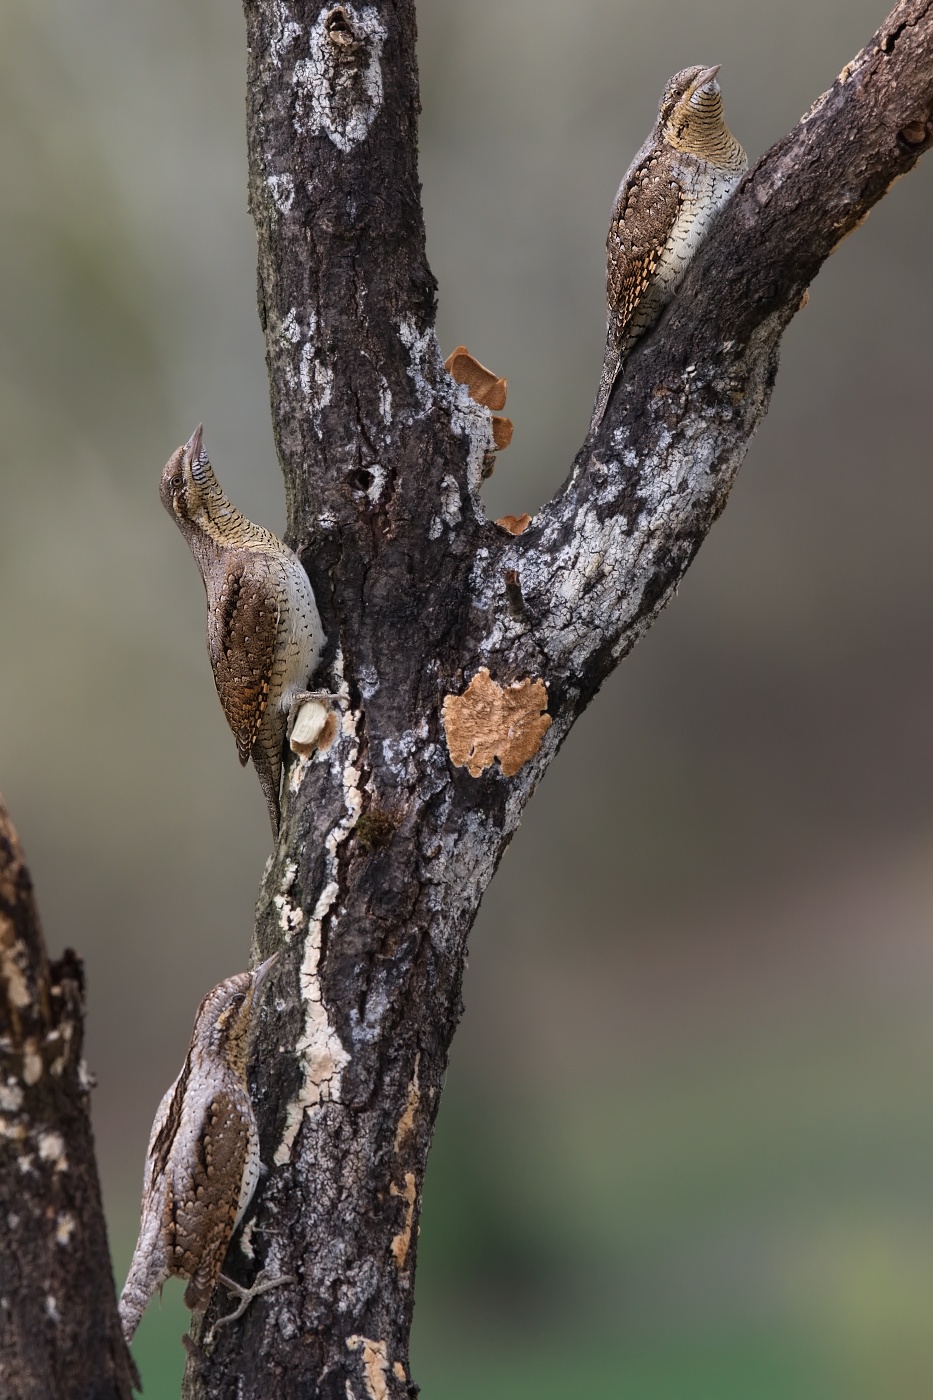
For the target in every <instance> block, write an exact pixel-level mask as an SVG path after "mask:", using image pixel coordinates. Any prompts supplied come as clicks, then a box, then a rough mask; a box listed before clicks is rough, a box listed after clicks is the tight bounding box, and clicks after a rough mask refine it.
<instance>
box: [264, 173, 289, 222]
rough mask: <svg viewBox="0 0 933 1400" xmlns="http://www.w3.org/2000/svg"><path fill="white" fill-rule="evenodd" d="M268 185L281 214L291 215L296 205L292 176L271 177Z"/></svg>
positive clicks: (268, 179)
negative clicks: (293, 206)
mask: <svg viewBox="0 0 933 1400" xmlns="http://www.w3.org/2000/svg"><path fill="white" fill-rule="evenodd" d="M266 184H267V185H268V186H269V193H270V194H271V195H272V203H273V204H274V205H275V207H276V209H277V210H278V211H279V213H280V214H290V213H291V210H292V205H293V204H294V203H295V182H294V180H293V179H292V177H291V175H269V176H268V177H267V178H266Z"/></svg>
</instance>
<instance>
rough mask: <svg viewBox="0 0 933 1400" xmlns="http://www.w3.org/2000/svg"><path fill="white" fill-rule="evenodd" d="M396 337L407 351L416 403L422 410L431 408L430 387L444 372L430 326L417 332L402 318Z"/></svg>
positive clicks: (432, 402)
mask: <svg viewBox="0 0 933 1400" xmlns="http://www.w3.org/2000/svg"><path fill="white" fill-rule="evenodd" d="M398 335H399V340H400V341H401V342H402V344H403V345H404V347H405V349H406V350H407V351H408V376H409V378H410V379H411V381H412V383H413V384H414V386H415V394H416V395H417V398H418V403H419V404H420V405H421V407H422V408H423V409H426V410H427V409H430V408H433V406H434V390H433V389H432V387H431V385H432V384H436V383H438V381H439V376H440V374H442V373H443V372H444V362H443V360H442V359H441V351H440V346H439V345H438V343H437V337H436V336H435V334H434V331H433V330H432V329H431V327H430V326H428V328H427V330H424V331H419V330H418V327H417V326H416V325H415V323H414V321H413V320H412V319H411V317H410V316H404V317H403V318H402V320H401V321H399V326H398ZM451 382H453V381H451Z"/></svg>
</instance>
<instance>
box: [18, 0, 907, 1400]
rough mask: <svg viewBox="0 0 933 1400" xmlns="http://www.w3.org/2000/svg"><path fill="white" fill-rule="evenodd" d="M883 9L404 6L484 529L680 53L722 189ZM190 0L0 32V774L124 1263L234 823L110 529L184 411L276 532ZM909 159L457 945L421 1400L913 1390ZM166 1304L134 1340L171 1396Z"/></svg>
mask: <svg viewBox="0 0 933 1400" xmlns="http://www.w3.org/2000/svg"><path fill="white" fill-rule="evenodd" d="M884 4H885V0H773V3H772V4H770V5H768V6H754V7H751V6H749V5H747V4H740V3H738V0H699V2H698V0H691V2H689V3H688V0H671V3H670V4H669V5H667V6H665V7H663V8H660V7H658V6H657V5H653V4H648V3H644V0H615V3H608V0H574V3H572V4H571V3H567V0H565V2H564V3H562V4H558V3H556V0H495V2H494V0H459V3H455V0H423V3H422V5H421V10H420V28H421V50H420V53H421V65H422V90H423V98H424V117H423V124H422V129H421V153H422V175H423V180H424V192H425V205H426V216H427V227H428V240H429V253H430V257H431V262H432V265H433V268H434V271H435V273H436V274H437V276H438V278H439V280H440V319H439V334H440V339H441V343H442V346H443V348H444V350H445V353H446V352H449V351H450V350H451V349H452V348H453V347H454V346H455V345H456V344H459V343H461V342H463V343H465V344H467V345H468V346H469V347H470V349H471V350H472V351H473V352H474V354H476V355H477V356H479V358H480V359H482V360H483V361H484V362H486V363H487V364H489V365H490V366H491V367H492V368H494V369H495V371H496V372H497V373H498V374H504V375H506V376H507V377H508V379H509V384H510V393H509V407H508V411H509V413H510V414H511V416H512V417H513V419H514V421H515V425H516V426H515V439H514V444H513V446H512V448H511V449H510V450H509V452H508V453H507V454H505V455H504V456H503V457H502V458H500V462H499V467H498V470H497V473H496V475H495V477H494V478H493V480H492V481H491V482H490V484H489V487H488V500H489V506H490V510H491V511H492V513H494V514H496V515H498V514H501V513H503V512H505V511H513V512H516V513H520V512H522V511H524V510H529V511H534V510H535V508H536V507H537V506H538V505H539V504H540V503H541V502H542V501H543V500H544V499H546V498H547V496H548V495H549V494H550V493H551V492H552V491H553V490H554V488H555V487H556V486H557V485H558V483H559V482H560V481H561V479H562V478H563V476H564V475H565V473H566V471H567V469H568V467H569V463H570V461H571V458H572V455H573V452H574V450H575V449H576V447H577V445H578V444H579V442H580V440H581V437H582V435H583V433H584V430H585V428H586V424H587V421H588V415H589V410H590V406H591V403H592V398H593V394H594V390H595V385H596V381H597V374H598V368H599V364H600V359H601V351H602V337H603V317H604V312H603V243H604V237H605V230H606V224H607V219H608V212H609V208H610V206H611V202H612V199H613V196H614V193H615V189H616V186H617V183H618V180H619V178H620V176H621V174H622V172H623V170H624V169H625V167H626V165H627V164H628V161H629V159H630V157H631V155H632V153H633V152H634V150H635V149H636V148H637V146H638V145H639V143H640V142H641V140H642V139H643V137H644V136H645V134H646V132H647V131H648V129H649V127H650V125H651V122H652V120H653V115H654V111H655V108H656V104H657V100H658V96H659V93H660V90H661V87H662V86H663V83H664V81H665V79H666V78H667V76H668V75H669V74H670V73H671V72H673V71H674V70H675V69H677V68H680V67H681V66H683V65H685V64H688V63H696V62H704V63H715V62H719V63H721V64H722V73H721V82H722V86H723V90H724V94H725V104H726V114H727V119H728V121H729V123H730V125H731V126H732V128H733V129H734V131H735V132H736V134H737V135H738V136H739V137H740V139H741V140H742V141H743V142H744V143H745V145H746V147H747V149H748V151H749V154H750V156H751V158H752V159H753V160H754V159H755V158H756V157H757V156H758V155H759V154H760V153H761V151H762V150H763V149H764V148H765V147H766V146H767V145H768V144H769V143H770V142H772V141H774V140H775V139H776V138H777V137H779V136H780V135H782V134H783V133H784V132H785V131H786V130H787V129H788V128H789V127H790V126H791V125H792V124H793V123H794V122H795V121H796V119H797V118H798V117H799V115H800V114H801V113H802V112H803V111H804V110H805V109H806V108H807V106H808V105H809V104H810V102H811V101H812V100H813V98H814V97H815V96H816V95H817V94H818V93H819V92H820V91H822V90H823V89H824V88H825V87H826V86H828V84H829V83H831V82H832V80H833V78H834V77H835V75H836V74H837V73H838V71H839V70H840V69H841V68H842V66H843V64H844V63H845V62H846V60H847V59H848V58H850V57H851V55H852V54H853V53H854V52H855V51H856V50H857V49H858V48H859V47H860V45H861V44H862V43H863V42H865V41H866V40H867V39H868V38H869V36H870V35H871V33H872V32H873V31H874V29H875V28H876V27H877V26H878V25H879V24H880V22H881V20H882V18H883V15H884ZM244 69H245V45H244V35H243V23H242V16H241V14H240V12H239V7H238V6H236V5H233V4H230V3H227V2H226V0H225V2H224V3H221V0H198V3H196V4H194V3H191V0H135V3H134V4H132V5H126V4H125V3H122V0H83V3H82V4H80V5H75V4H74V3H73V0H44V2H43V3H40V4H38V5H37V4H35V3H27V0H2V3H0V179H2V189H3V200H2V207H0V258H2V261H0V415H2V425H3V431H2V438H0V480H2V495H0V646H2V651H0V655H2V667H0V721H2V722H0V789H2V790H3V792H4V795H5V797H6V799H7V801H8V803H9V806H10V809H11V811H12V813H13V816H14V819H15V820H16V822H17V823H18V826H19V829H20V832H21V835H22V838H23V842H24V844H25V847H26V851H27V855H28V857H29V860H30V862H31V865H32V869H33V873H34V876H35V880H36V885H37V888H38V894H39V900H40V906H41V909H42V913H43V916H44V922H45V928H46V933H47V938H48V941H49V944H50V947H51V949H52V951H53V952H54V953H57V952H58V951H60V949H61V948H62V946H63V945H65V944H72V945H74V946H75V947H76V948H77V949H79V950H80V952H81V953H82V955H83V956H84V957H85V959H86V960H87V970H88V978H89V988H90V1023H89V1041H88V1056H89V1060H90V1062H91V1065H92V1067H93V1069H94V1070H95V1072H96V1074H97V1076H98V1080H99V1084H98V1088H97V1091H96V1093H95V1096H94V1117H95V1127H96V1133H97V1140H98V1144H99V1149H100V1160H101V1167H102V1173H103V1183H104V1191H105V1196H106V1201H107V1206H108V1211H109V1218H110V1223H111V1239H112V1246H113V1251H114V1266H115V1271H116V1275H117V1280H118V1283H120V1282H122V1279H123V1275H124V1273H125V1269H126V1265H127V1262H128V1259H129V1255H130V1252H131V1249H132V1245H133V1241H134V1237H135V1229H136V1222H137V1219H138V1216H137V1211H138V1192H139V1183H140V1178H141V1171H142V1160H143V1153H144V1150H145V1143H146V1136H147V1132H148V1127H149V1123H150V1121H151V1117H152V1113H153V1111H154V1108H155V1105H156V1103H157V1101H158V1098H159V1095H160V1094H161V1093H162V1091H163V1090H164V1088H165V1087H166V1086H167V1084H168V1083H169V1082H170V1081H171V1079H172V1078H173V1076H174V1075H175V1073H176V1072H177V1069H178V1067H179V1065H180V1063H181V1060H182V1057H183V1055H184V1051H185V1047H186V1044H187V1038H188V1034H189V1031H190V1026H191V1021H192V1017H193V1014H194V1010H195V1007H196V1005H197V1002H198V1000H199V998H200V996H201V995H202V993H203V992H204V991H205V990H206V989H207V988H208V987H209V986H210V985H212V984H213V983H214V982H216V981H217V980H218V979H219V978H221V977H222V976H225V975H227V974H228V973H230V972H233V971H236V970H238V969H239V968H241V967H242V966H244V965H245V963H246V959H247V952H248V946H249V934H250V927H251V919H252V911H253V904H254V900H255V897H256V892H257V890H258V885H259V879H260V875H261V871H262V866H263V862H264V860H265V859H266V856H267V855H268V852H269V833H268V824H267V818H266V814H265V810H264V805H263V801H262V797H261V793H260V790H259V786H258V784H257V782H256V780H255V777H254V775H253V774H252V772H245V771H242V770H241V769H240V768H239V765H238V764H237V761H236V754H235V748H234V744H233V740H232V738H231V736H230V734H229V733H228V732H227V729H226V726H225V724H224V722H223V718H222V716H221V713H220V710H219V707H218V704H217V701H216V697H215V695H214V691H213V685H212V682H211V678H210V674H209V669H208V664H207V659H206V656H205V650H204V640H203V633H204V616H203V613H204V603H203V596H202V591H201V585H200V582H199V580H198V576H197V573H196V570H195V567H194V564H193V562H192V560H191V558H190V557H189V555H188V552H187V550H186V548H185V546H184V543H183V541H182V540H181V538H180V536H179V535H178V533H177V531H175V530H174V529H173V528H172V527H171V524H170V522H169V521H168V520H167V519H166V517H165V515H164V513H163V511H162V509H161V506H160V504H159V500H158V493H157V486H158V479H159V473H160V470H161V467H162V464H163V463H164V461H165V460H166V458H167V457H168V455H169V454H170V452H171V451H172V450H173V449H174V448H175V446H177V444H178V443H180V442H182V441H183V440H184V439H185V438H187V436H188V435H189V434H190V432H191V431H192V429H193V428H194V426H195V424H196V423H197V422H198V421H200V420H203V421H204V424H205V438H206V442H207V444H208V447H209V450H210V453H211V456H212V458H213V460H214V462H215V465H216V467H217V469H218V472H219V474H220V476H221V478H222V480H223V482H224V484H225V486H226V487H227V489H228V490H229V492H230V494H231V496H232V497H233V499H234V500H235V501H236V502H237V503H238V504H239V505H240V506H241V507H242V508H243V509H244V510H245V511H247V512H248V513H249V514H250V515H252V516H254V517H255V518H256V519H258V520H260V521H262V522H263V523H265V524H267V525H269V526H270V527H272V528H274V529H281V528H282V526H283V524H284V512H283V504H282V488H281V482H280V477H279V472H278V468H277V465H276V462H275V458H274V452H273V446H272V436H271V429H270V423H269V411H268V397H267V386H266V379H265V368H264V361H263V346H262V339H261V335H260V330H259V325H258V321H257V317H256V312H255V294H254V288H255V273H254V235H253V230H252V225H251V223H250V221H249V218H248V215H247V212H246V164H245V137H244V116H243V80H244ZM931 218H933V162H931V160H930V159H929V158H928V159H927V160H926V161H925V162H924V163H923V164H921V166H920V168H919V169H918V170H917V171H916V172H915V173H914V174H913V175H911V176H910V177H909V178H908V179H907V180H905V181H902V182H901V183H900V184H899V185H898V186H897V187H896V188H895V189H894V190H893V192H892V193H891V194H890V195H889V196H888V197H887V198H886V199H885V200H884V201H883V203H882V204H881V205H880V206H879V208H878V209H877V210H876V211H875V212H874V213H873V214H872V216H871V218H870V220H869V221H868V223H867V225H866V226H865V227H864V228H863V229H861V230H860V231H859V232H858V233H857V235H856V236H855V237H853V238H851V239H849V240H847V241H846V243H845V244H844V245H843V246H842V247H841V248H840V249H839V251H838V253H837V254H836V255H835V256H834V258H833V259H832V261H831V263H830V264H829V265H828V266H827V268H826V269H825V270H824V271H823V272H822V273H821V274H820V277H819V278H818V280H817V281H816V283H815V284H814V286H813V288H812V295H811V301H810V305H809V307H808V308H807V310H806V311H805V312H804V313H803V314H802V315H801V316H799V317H798V318H797V319H796V320H795V321H794V323H793V325H792V326H791V329H790V331H789V333H788V335H787V337H786V340H785V345H784V354H783V363H782V370H781V374H780V376H779V379H778V385H777V390H776V393H775V396H774V402H773V407H772V410H771V414H770V416H769V418H768V419H767V421H766V423H765V425H764V427H763V429H762V430H761V432H760V433H759V435H758V438H757V439H756V441H755V442H754V444H753V445H752V448H751V451H750V452H749V456H748V460H747V463H746V466H745V468H744V469H743V471H742V473H741V475H740V478H739V481H738V484H737V486H736V488H735V491H734V493H733V497H732V500H731V502H730V505H729V509H728V511H727V512H726V514H725V516H724V517H723V519H722V520H721V521H720V523H719V524H717V526H716V528H715V530H714V531H713V534H712V536H711V538H710V539H709V541H708V542H707V544H706V546H705V547H704V549H703V551H702V553H701V555H700V557H699V559H698V561H697V563H696V564H695V565H694V567H693V568H692V570H691V571H690V573H689V575H688V577H687V579H686V581H685V583H684V585H683V587H682V589H681V592H680V596H679V597H678V598H677V600H676V601H675V603H674V604H673V605H672V607H671V608H670V609H669V610H668V612H667V613H666V614H665V615H664V616H663V617H662V619H661V620H660V622H659V623H658V625H657V626H656V627H655V629H654V630H653V631H652V633H651V635H650V637H649V638H648V639H647V640H646V641H645V642H644V643H643V644H642V645H641V646H640V647H639V648H638V650H637V651H636V652H635V654H634V655H633V656H632V657H631V658H630V659H629V660H628V661H626V663H625V664H624V665H623V666H622V667H621V669H620V670H619V672H618V673H617V674H616V675H615V676H614V677H613V679H612V681H611V683H610V684H608V685H607V686H606V687H605V689H604V691H603V693H602V694H601V695H600V696H599V698H598V700H597V702H596V703H595V704H594V706H593V707H592V710H591V711H590V713H589V714H587V715H586V716H585V718H584V719H583V721H582V722H581V723H580V724H579V726H578V727H577V731H576V732H575V733H574V735H572V736H571V739H570V741H569V742H568V743H567V744H566V746H565V747H564V749H563V751H562V752H561V754H560V757H559V759H558V760H557V762H556V763H555V765H554V768H553V770H552V772H551V773H550V774H549V776H548V778H547V781H546V782H545V783H544V784H543V786H542V788H541V791H540V792H539V794H538V796H537V797H536V799H535V802H534V803H533V804H532V807H531V809H530V811H529V813H528V816H527V819H526V821H525V823H524V825H523V828H522V830H521V832H520V833H519V835H518V837H517V839H516V840H515V842H514V844H513V846H512V848H511V849H510V851H509V854H508V857H507V859H506V860H505V862H504V864H503V867H502V870H501V872H500V874H499V876H498V878H497V880H496V882H495V884H494V886H493V888H492V889H491V891H490V893H489V895H488V897H487V899H486V902H485V904H484V907H483V910H482V913H481V916H480V919H479V921H478V923H477V926H476V929H475V932H474V935H473V938H472V944H471V966H470V971H469V974H468V979H467V985H466V1003H467V1010H466V1016H465V1020H464V1023H463V1026H462V1028H461V1031H460V1033H459V1035H458V1037H457V1040H456V1042H455V1044H454V1049H453V1055H452V1060H451V1068H450V1072H449V1077H448V1085H447V1092H446V1097H445V1100H444V1104H443V1107H442V1110H441V1115H440V1122H439V1129H438V1136H437V1142H436V1148H435V1152H434V1155H433V1157H432V1161H431V1167H430V1171H429V1177H428V1183H427V1187H426V1209H425V1216H424V1222H423V1230H422V1235H421V1244H420V1268H419V1278H418V1296H419V1307H418V1322H417V1324H416V1337H415V1344H414V1355H413V1365H414V1374H415V1376H416V1378H417V1379H418V1380H419V1381H420V1382H421V1384H422V1386H423V1393H424V1395H425V1397H426V1400H467V1397H470V1400H473V1397H479V1396H482V1397H484V1400H498V1397H502V1398H503V1400H531V1397H534V1398H535V1400H550V1397H555V1400H556V1397H558V1396H560V1397H565V1396H568V1395H583V1394H585V1395H587V1396H591V1397H598V1400H618V1397H633V1398H635V1397H637V1400H656V1397H661V1400H665V1398H667V1397H669V1400H683V1397H685V1396H690V1397H705V1396H709V1397H715V1398H716V1400H731V1398H732V1397H735V1400H750V1398H752V1400H771V1398H772V1397H774V1400H777V1398H778V1397H780V1400H808V1397H820V1400H825V1397H834V1396H845V1397H846V1400H863V1397H879V1398H880V1397H882V1396H884V1397H889V1396H895V1395H896V1396H897V1397H898V1400H913V1398H914V1397H926V1396H929V1395H930V1394H933V1328H931V1327H930V1315H931V1307H933V1076H931V1057H933V866H931V859H930V857H931V848H933V800H931V793H930V789H931V783H930V777H931V771H933V736H931V724H930V714H931V704H933V648H931V639H930V616H931V591H933V550H931V548H930V534H931V522H933V476H931V472H930V455H931V454H930V445H929V418H930V384H931V371H933V349H931V338H930V324H931V310H933V264H931V259H930V253H929V247H930V245H929V229H930V224H931ZM180 1293H181V1289H180V1288H174V1287H170V1288H167V1289H166V1291H165V1299H164V1302H163V1305H162V1309H161V1311H160V1310H159V1308H158V1305H154V1306H153V1308H152V1309H151V1310H150V1313H149V1315H147V1317H146V1319H145V1320H144V1323H143V1326H142V1328H141V1330H140V1333H139V1338H138V1344H137V1347H136V1351H137V1355H138V1357H139V1359H140V1363H141V1366H142V1370H143V1377H144V1381H145V1385H146V1395H147V1396H148V1397H150V1400H167V1397H169V1396H173V1395H177V1386H178V1376H179V1374H180V1371H181V1363H182V1359H183V1356H182V1350H181V1347H180V1345H179V1337H180V1334H181V1332H182V1331H183V1329H184V1326H185V1322H184V1313H183V1309H182V1308H181V1305H180Z"/></svg>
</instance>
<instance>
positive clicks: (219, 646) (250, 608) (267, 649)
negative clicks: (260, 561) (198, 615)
mask: <svg viewBox="0 0 933 1400" xmlns="http://www.w3.org/2000/svg"><path fill="white" fill-rule="evenodd" d="M262 582H263V580H257V579H253V578H251V577H250V568H249V565H248V563H247V561H240V560H237V561H235V562H233V563H232V564H231V567H230V569H229V571H228V573H227V575H226V578H225V579H224V583H223V587H222V588H221V590H220V594H219V596H218V598H217V602H216V604H215V606H214V607H213V609H212V610H211V611H210V613H209V614H208V626H207V647H208V651H209V653H210V658H211V666H212V667H213V671H214V684H215V685H216V687H217V694H218V695H219V696H220V703H221V705H222V706H223V712H224V714H225V715H226V717H227V723H228V724H229V726H230V728H231V729H232V730H233V732H234V734H235V736H236V746H237V752H238V753H239V755H240V762H241V763H246V762H247V760H248V759H249V756H250V753H251V751H252V748H253V745H254V744H255V742H256V736H257V734H258V733H259V726H260V724H261V723H262V716H263V711H264V710H265V708H266V700H267V699H268V696H269V686H270V684H271V678H272V668H273V664H274V660H275V642H276V637H277V635H278V627H279V607H278V604H277V603H276V602H275V601H274V600H273V599H271V598H270V596H269V593H268V590H267V589H266V588H264V587H262V586H261V584H262Z"/></svg>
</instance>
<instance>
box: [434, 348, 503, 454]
mask: <svg viewBox="0 0 933 1400" xmlns="http://www.w3.org/2000/svg"><path fill="white" fill-rule="evenodd" d="M444 368H445V369H446V371H447V373H448V374H449V375H450V377H451V379H453V380H454V381H455V382H456V383H457V384H463V385H465V386H466V390H467V393H468V394H469V395H470V398H471V399H473V401H474V402H475V403H478V404H480V405H481V406H482V407H483V408H488V409H489V410H490V412H491V414H492V440H493V442H494V443H495V445H496V446H495V451H496V452H504V451H505V449H506V448H507V447H508V445H509V443H510V442H511V441H512V432H513V426H512V420H511V418H505V417H503V416H502V414H501V410H502V409H503V408H505V399H506V395H507V394H508V392H509V381H508V380H507V379H500V378H499V377H498V375H495V374H493V372H492V370H491V369H487V368H486V366H485V365H481V364H480V362H479V360H477V359H476V357H475V356H474V355H471V354H470V352H469V350H468V349H467V348H466V346H465V345H458V346H457V348H456V350H454V352H453V354H451V355H448V357H447V359H446V360H445V361H444ZM495 461H496V459H495V456H494V455H493V453H490V454H489V460H488V461H487V462H485V463H484V466H483V477H484V478H486V477H489V476H492V473H493V468H494V467H495Z"/></svg>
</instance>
